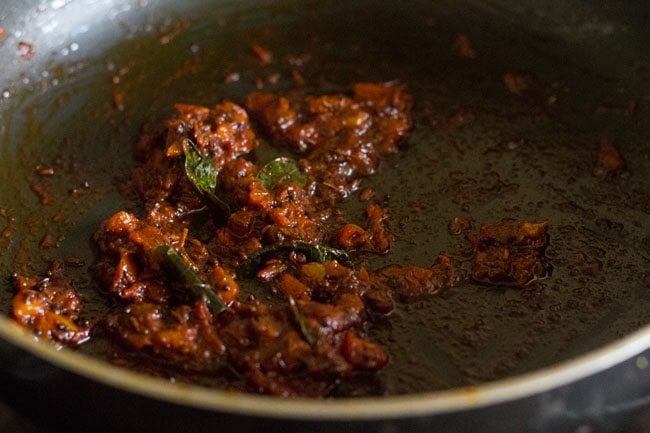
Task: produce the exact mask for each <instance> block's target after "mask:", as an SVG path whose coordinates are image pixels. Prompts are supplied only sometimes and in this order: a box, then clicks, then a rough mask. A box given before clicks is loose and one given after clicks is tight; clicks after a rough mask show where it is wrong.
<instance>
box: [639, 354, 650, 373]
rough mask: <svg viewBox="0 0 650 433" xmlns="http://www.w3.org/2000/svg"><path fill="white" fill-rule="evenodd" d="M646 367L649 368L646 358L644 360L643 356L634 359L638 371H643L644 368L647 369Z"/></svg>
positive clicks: (649, 363)
mask: <svg viewBox="0 0 650 433" xmlns="http://www.w3.org/2000/svg"><path fill="white" fill-rule="evenodd" d="M648 366H650V361H648V358H646V357H645V356H639V357H638V358H637V359H636V367H637V368H638V369H639V370H645V369H646V368H648Z"/></svg>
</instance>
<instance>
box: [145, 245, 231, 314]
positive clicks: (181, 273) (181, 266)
mask: <svg viewBox="0 0 650 433" xmlns="http://www.w3.org/2000/svg"><path fill="white" fill-rule="evenodd" d="M156 252H157V254H158V255H159V256H160V257H161V258H162V261H163V263H164V265H165V266H166V267H167V268H168V269H169V271H170V272H172V273H173V274H174V276H175V277H176V278H177V279H178V280H179V282H180V283H181V284H182V285H183V287H184V288H185V289H187V290H188V291H189V293H190V295H191V297H192V298H193V299H194V300H198V299H201V298H205V299H206V300H207V301H208V307H209V308H210V312H212V315H213V316H217V315H219V314H221V313H222V312H223V311H225V310H226V306H225V305H224V303H223V301H222V300H221V298H220V297H219V295H217V294H216V293H215V292H214V288H213V287H212V286H211V285H210V284H206V283H204V282H203V281H201V279H200V278H199V276H198V275H197V274H196V272H194V270H193V269H192V268H191V267H190V266H189V265H188V264H187V263H186V262H185V260H183V257H182V256H181V255H180V254H179V253H178V251H176V250H175V249H173V248H172V247H170V246H169V245H161V246H159V247H158V248H156Z"/></svg>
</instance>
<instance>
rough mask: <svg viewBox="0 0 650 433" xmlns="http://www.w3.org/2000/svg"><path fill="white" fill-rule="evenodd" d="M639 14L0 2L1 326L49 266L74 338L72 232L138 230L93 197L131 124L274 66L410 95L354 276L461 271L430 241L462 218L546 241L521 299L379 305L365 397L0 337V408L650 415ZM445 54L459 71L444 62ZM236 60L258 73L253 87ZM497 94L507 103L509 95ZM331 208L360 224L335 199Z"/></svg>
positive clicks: (219, 96)
mask: <svg viewBox="0 0 650 433" xmlns="http://www.w3.org/2000/svg"><path fill="white" fill-rule="evenodd" d="M649 16H650V15H649V11H648V9H647V6H646V5H645V2H641V1H639V2H632V1H630V2H618V3H611V4H610V3H609V2H604V1H591V2H586V1H562V2H555V1H544V2H538V1H525V2H510V1H506V0H490V1H487V2H485V1H482V2H475V1H471V0H467V1H453V2H452V1H437V2H428V1H416V0H414V1H409V2H378V1H357V2H328V1H291V0H287V1H278V2H269V1H247V2H239V1H226V0H223V1H213V2H203V1H198V0H196V1H194V0H193V1H185V2H174V1H171V0H169V1H168V0H160V1H155V2H154V1H147V0H140V1H125V0H104V1H85V0H78V1H66V0H52V1H42V0H39V1H13V0H8V1H4V2H3V3H2V5H0V27H2V28H3V30H4V35H3V36H2V39H0V55H1V58H2V59H3V66H2V70H1V71H0V90H1V91H2V94H1V97H2V99H1V100H0V113H1V114H0V116H1V117H0V118H1V122H0V133H1V137H2V138H1V140H2V142H1V152H2V154H1V156H0V165H1V168H0V181H1V184H2V189H1V191H0V208H2V214H1V215H2V216H1V218H0V231H1V232H2V234H1V235H0V248H2V250H3V254H2V259H1V263H0V271H1V272H2V288H0V305H1V306H2V307H1V308H2V310H3V312H4V313H8V312H9V304H10V298H11V287H10V284H9V279H10V276H11V275H12V273H14V272H17V273H22V274H38V273H39V272H43V271H44V270H45V269H46V268H47V264H48V262H49V261H51V260H53V259H58V260H64V261H66V260H67V262H68V264H69V265H70V266H69V268H70V270H71V272H72V274H73V278H74V280H75V284H76V287H78V288H79V289H80V290H81V291H82V293H83V295H84V299H85V301H86V303H87V304H88V305H89V306H90V307H89V311H88V315H89V316H92V314H93V313H95V314H97V313H98V312H99V311H101V310H102V309H104V308H106V305H105V304H106V302H107V301H106V299H105V297H104V296H103V295H101V293H100V292H99V291H98V290H96V288H95V287H94V282H93V280H92V277H91V272H90V271H89V267H90V266H91V265H92V263H93V260H94V257H93V250H92V246H91V243H90V236H91V235H92V233H93V232H94V231H95V230H96V228H97V226H98V225H99V223H100V222H101V221H102V220H103V219H105V218H106V217H107V216H109V215H111V214H112V213H114V212H116V211H118V210H120V209H125V208H126V209H129V210H132V211H134V212H137V211H138V209H137V205H135V204H134V203H132V202H129V201H128V200H126V199H125V198H123V196H122V195H120V194H119V193H118V192H117V187H116V179H119V177H120V176H124V175H125V174H126V173H128V172H129V169H130V167H131V166H132V159H131V148H132V144H133V143H134V141H135V140H136V139H137V136H138V134H139V132H140V131H141V128H142V127H143V125H144V124H147V123H156V122H161V121H162V120H164V119H165V117H166V116H168V115H169V114H170V113H171V107H173V104H174V103H176V102H187V103H194V104H205V105H212V104H215V103H216V102H218V101H220V100H223V99H233V100H235V101H237V100H241V98H242V97H243V95H245V94H246V93H248V92H250V91H252V90H254V89H255V88H256V86H257V85H259V84H260V83H256V80H257V79H259V80H261V85H263V86H264V88H265V90H270V91H283V90H286V89H289V88H291V87H292V86H293V85H294V84H293V83H292V80H291V73H292V70H294V69H295V70H298V71H299V72H300V74H301V75H302V76H303V77H304V78H305V81H306V84H305V89H306V91H308V92H315V93H326V92H344V91H346V89H348V88H349V86H350V85H351V83H354V82H356V81H388V80H393V79H396V80H399V81H402V82H404V83H405V84H407V85H408V86H409V88H410V90H411V92H412V93H413V95H414V97H415V101H416V102H415V108H414V119H415V128H414V131H413V133H412V134H411V137H410V138H409V141H408V143H407V144H406V145H405V148H404V149H403V151H402V152H400V154H399V155H395V156H394V157H391V158H388V159H387V160H386V161H384V162H383V165H382V168H381V170H380V171H379V172H378V173H377V175H375V176H373V177H372V179H370V180H368V181H367V182H369V184H370V183H371V184H372V185H373V186H374V188H375V190H376V192H377V194H378V195H380V196H381V197H382V198H383V199H384V200H385V201H386V202H387V203H388V205H389V206H390V208H391V221H392V230H393V232H394V233H395V234H396V236H397V241H396V242H395V245H394V247H393V251H392V252H391V254H389V255H388V256H381V257H372V256H368V257H366V258H365V263H366V264H367V266H368V267H379V266H382V265H384V264H386V263H410V264H416V265H420V266H428V265H430V264H431V262H432V261H433V259H434V258H435V256H436V255H437V254H438V253H439V252H440V251H445V252H447V253H449V254H451V255H453V256H454V257H456V258H458V259H459V260H461V261H462V260H468V259H469V257H470V256H471V251H469V250H468V246H467V242H466V240H465V239H463V238H462V237H458V236H453V235H451V234H450V233H449V232H448V231H447V224H448V222H449V221H450V220H451V218H453V217H455V216H461V217H463V218H467V219H470V220H472V222H473V224H474V227H475V229H476V228H478V226H479V225H480V224H481V223H486V222H494V221H498V220H500V219H502V218H520V219H530V220H548V221H549V223H550V236H551V241H550V245H549V248H548V250H547V255H548V257H549V260H550V262H551V263H552V265H553V273H552V275H551V277H550V278H548V279H546V280H542V281H537V282H535V283H533V284H530V285H528V286H526V287H524V288H523V289H516V288H512V287H486V286H480V285H476V284H465V285H463V286H461V287H458V288H454V289H450V290H448V291H446V292H444V293H441V294H439V295H434V296H431V297H427V298H425V299H404V300H400V301H399V302H398V307H397V309H396V311H395V312H394V313H393V315H392V317H390V319H389V320H385V321H381V320H380V321H378V322H379V323H376V324H375V325H373V327H371V328H370V329H369V330H368V333H369V335H370V336H371V337H372V338H373V339H376V340H378V341H380V342H381V343H382V344H384V345H386V347H387V348H388V350H389V353H390V354H391V362H390V364H389V365H388V366H387V368H386V369H385V370H384V371H383V372H382V373H380V374H379V376H378V377H377V381H376V383H375V384H374V386H375V387H374V388H372V392H371V394H374V395H375V396H373V397H361V398H345V399H338V400H337V399H332V400H318V401H310V400H295V401H283V400H278V399H275V398H271V397H264V396H253V395H240V394H234V393H231V392H224V391H219V390H213V389H208V388H203V387H200V386H194V385H189V384H186V383H182V381H174V380H168V379H160V378H156V377H151V376H149V375H145V374H141V373H136V372H134V371H130V370H126V369H122V368H119V367H116V366H114V365H111V364H110V363H108V362H105V361H103V360H102V355H106V353H107V352H108V351H109V350H110V349H109V348H106V347H101V345H99V346H98V345H95V346H88V347H87V346H82V347H81V348H80V349H79V350H68V349H63V350H56V349H55V348H54V347H51V346H50V345H48V344H43V343H40V342H38V341H35V340H34V338H33V337H31V336H30V335H28V334H27V333H26V332H25V331H23V330H22V329H19V328H18V327H17V326H16V325H15V324H13V323H12V322H11V321H10V320H7V319H5V318H0V337H1V338H2V342H1V344H0V359H1V360H2V363H1V366H2V367H1V368H0V374H1V376H0V380H1V383H2V386H1V387H0V390H1V396H2V399H3V402H6V403H7V404H9V405H11V406H13V407H15V408H17V409H18V410H21V411H22V412H24V413H26V414H27V415H28V416H30V418H32V419H35V420H40V422H42V423H43V424H47V425H49V426H50V428H52V426H54V427H55V428H60V429H62V430H63V431H81V430H87V431H116V430H120V429H122V430H126V431H178V430H180V429H183V430H190V429H192V430H196V431H207V430H210V431H227V430H228V431H230V430H232V429H237V431H241V432H249V431H250V432H252V431H268V432H280V431H282V432H286V431H295V432H333V431H350V432H356V431H358V432H361V431H377V432H400V431H404V432H406V431H409V432H411V431H422V432H434V431H435V432H461V431H476V430H480V431H482V432H508V431H512V432H521V431H540V432H542V431H550V432H581V433H584V432H595V431H615V430H616V429H618V428H620V427H622V426H624V425H625V424H626V423H629V422H630V421H631V420H632V419H633V417H634V416H636V415H637V414H638V413H640V412H643V411H644V410H646V411H647V409H646V408H647V406H648V403H649V402H650V401H649V400H650V366H649V364H650V362H649V360H650V327H648V326H647V323H648V318H649V317H650V315H649V314H648V311H650V310H649V307H650V287H649V285H650V278H649V277H648V273H649V272H650V234H649V231H648V227H650V216H649V214H650V176H648V171H647V167H648V164H649V162H650V161H649V159H650V139H649V136H648V132H649V131H650V116H648V111H647V108H646V107H647V105H648V101H649V100H650V51H649V50H647V47H648V46H649V43H650V27H649V26H648V25H647V22H648V18H649ZM458 33H465V34H467V35H468V36H469V37H470V39H471V42H472V45H473V47H474V49H475V51H476V58H474V59H468V58H463V57H462V56H461V57H459V56H458V55H456V54H455V53H454V50H453V48H452V41H453V38H454V35H455V34H458ZM253 44H259V45H261V46H263V47H264V48H265V49H268V50H270V51H271V52H272V53H273V55H274V61H273V62H272V63H271V64H270V65H266V66H261V65H260V64H259V61H258V60H256V59H255V58H254V57H253V56H251V54H250V47H251V46H252V45H253ZM306 53H307V54H308V56H306V57H305V56H303V55H304V54H306ZM301 56H302V57H301ZM296 58H303V59H307V60H308V61H305V62H304V64H302V65H300V64H296V60H295V59H296ZM292 59H293V60H292ZM508 73H510V74H516V75H517V76H521V77H524V80H525V82H526V83H527V87H528V88H527V89H525V90H524V91H522V92H520V94H516V93H517V92H515V93H513V92H510V91H508V89H507V86H505V85H504V81H503V77H504V74H508ZM274 74H280V75H279V80H278V81H277V83H274V84H273V83H272V81H275V80H270V79H268V77H269V76H271V75H274ZM228 77H230V78H228ZM234 77H238V79H234ZM603 137H605V138H606V139H607V140H610V141H611V142H613V143H615V145H616V146H617V147H618V148H619V149H620V151H621V153H622V155H623V157H624V159H625V161H626V170H625V171H624V172H623V173H619V174H616V175H613V176H609V177H607V178H599V177H595V176H594V175H593V166H594V161H595V152H596V150H597V143H598V142H599V140H601V139H603ZM50 169H52V170H51V171H50ZM52 171H53V174H52V175H50V174H49V173H51V172H52ZM344 207H345V210H346V212H347V213H348V214H349V215H362V210H361V205H360V204H359V202H358V200H356V199H355V197H353V198H351V199H350V200H348V201H347V202H346V203H345V204H344ZM90 352H93V353H94V355H93V354H91V353H90ZM97 355H99V356H97ZM382 394H388V395H385V396H384V395H382Z"/></svg>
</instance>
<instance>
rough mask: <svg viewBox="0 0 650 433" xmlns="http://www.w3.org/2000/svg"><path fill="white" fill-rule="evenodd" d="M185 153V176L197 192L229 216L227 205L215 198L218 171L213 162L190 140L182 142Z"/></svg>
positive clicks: (217, 197)
mask: <svg viewBox="0 0 650 433" xmlns="http://www.w3.org/2000/svg"><path fill="white" fill-rule="evenodd" d="M183 152H184V153H185V174H186V175H187V177H188V178H189V179H190V181H191V182H192V184H193V185H194V187H195V188H196V190H197V191H198V192H200V193H201V194H203V195H204V196H206V197H207V198H209V199H210V201H211V202H212V203H213V204H215V205H216V206H217V207H219V209H221V210H222V211H223V212H224V213H225V214H226V215H228V214H230V207H229V206H228V204H227V203H226V202H225V201H223V200H222V199H220V198H219V196H217V193H216V192H217V186H218V181H219V170H218V169H217V167H216V166H215V164H214V160H213V159H212V158H210V157H209V156H204V155H203V154H202V153H201V151H200V150H199V148H198V147H196V144H194V143H193V142H192V141H191V140H188V139H185V140H183Z"/></svg>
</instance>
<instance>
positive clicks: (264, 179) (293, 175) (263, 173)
mask: <svg viewBox="0 0 650 433" xmlns="http://www.w3.org/2000/svg"><path fill="white" fill-rule="evenodd" d="M257 179H258V180H259V181H260V182H261V183H262V185H264V186H265V187H266V188H268V189H270V188H272V187H273V185H275V184H276V183H278V182H280V181H282V182H295V183H297V184H298V185H300V186H305V185H306V184H307V182H308V181H309V176H307V174H306V173H304V172H303V171H301V170H300V168H299V167H298V163H297V162H296V160H295V159H291V158H286V157H280V158H276V159H274V160H273V161H271V162H269V163H268V164H266V165H265V166H264V167H262V169H261V170H260V171H259V173H257Z"/></svg>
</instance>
